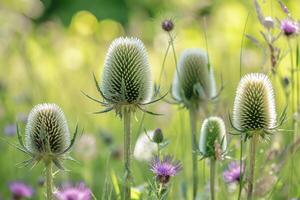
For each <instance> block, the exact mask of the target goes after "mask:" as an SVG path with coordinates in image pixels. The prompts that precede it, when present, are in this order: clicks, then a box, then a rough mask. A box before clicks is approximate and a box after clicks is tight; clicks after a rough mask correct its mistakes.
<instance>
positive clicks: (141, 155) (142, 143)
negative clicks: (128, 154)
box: [133, 131, 157, 161]
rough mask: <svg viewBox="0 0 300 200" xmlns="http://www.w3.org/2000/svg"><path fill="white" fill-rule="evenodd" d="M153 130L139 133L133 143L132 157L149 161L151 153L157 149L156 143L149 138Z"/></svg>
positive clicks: (151, 136)
mask: <svg viewBox="0 0 300 200" xmlns="http://www.w3.org/2000/svg"><path fill="white" fill-rule="evenodd" d="M153 135H154V131H148V132H147V134H145V133H143V134H141V135H140V136H139V137H138V139H137V141H136V144H135V147H134V151H133V157H134V158H135V159H137V160H138V161H150V160H151V158H152V157H153V154H154V153H155V152H156V151H157V145H156V143H155V142H153V141H152V140H151V138H153Z"/></svg>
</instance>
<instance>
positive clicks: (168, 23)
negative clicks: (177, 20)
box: [161, 19, 174, 32]
mask: <svg viewBox="0 0 300 200" xmlns="http://www.w3.org/2000/svg"><path fill="white" fill-rule="evenodd" d="M161 27H162V29H163V30H164V31H167V32H170V31H172V30H173V29H174V22H173V21H172V20H171V19H165V20H164V21H163V22H162V23H161Z"/></svg>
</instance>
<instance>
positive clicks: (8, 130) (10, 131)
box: [4, 124, 17, 136]
mask: <svg viewBox="0 0 300 200" xmlns="http://www.w3.org/2000/svg"><path fill="white" fill-rule="evenodd" d="M16 133H17V127H16V125H15V124H8V125H6V126H5V127H4V134H5V135H6V136H14V135H15V134H16Z"/></svg>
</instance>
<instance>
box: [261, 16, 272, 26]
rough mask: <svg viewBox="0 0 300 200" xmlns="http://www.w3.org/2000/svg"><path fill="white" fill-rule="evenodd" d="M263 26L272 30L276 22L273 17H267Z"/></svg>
mask: <svg viewBox="0 0 300 200" xmlns="http://www.w3.org/2000/svg"><path fill="white" fill-rule="evenodd" d="M263 26H264V27H266V28H267V29H272V28H274V20H273V18H272V17H270V16H268V17H265V18H264V20H263Z"/></svg>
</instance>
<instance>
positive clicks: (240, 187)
mask: <svg viewBox="0 0 300 200" xmlns="http://www.w3.org/2000/svg"><path fill="white" fill-rule="evenodd" d="M242 159H243V136H242V135H241V142H240V180H239V195H238V200H240V199H241V194H242V189H243V171H242V165H243V160H242Z"/></svg>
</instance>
